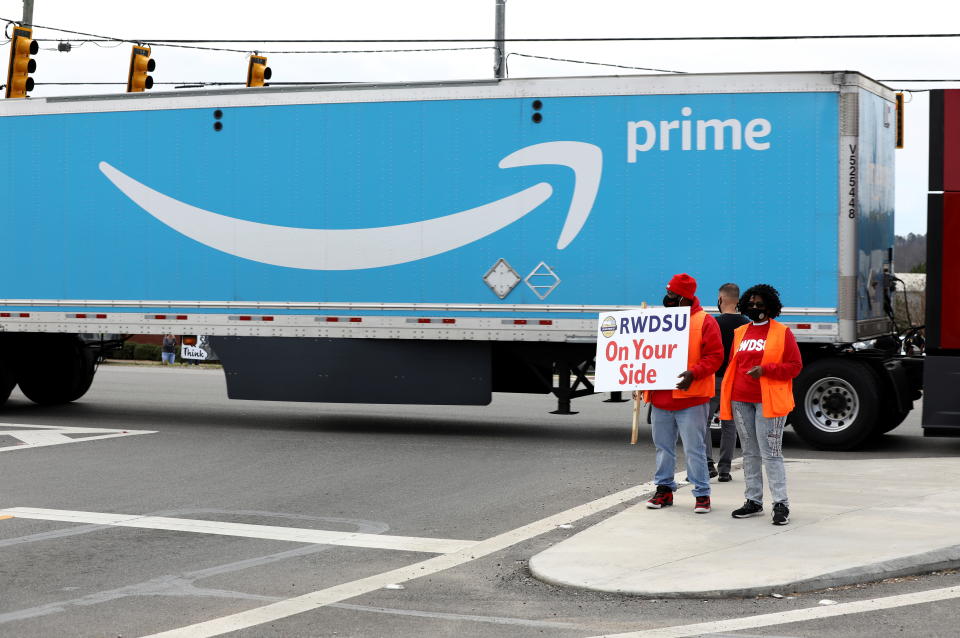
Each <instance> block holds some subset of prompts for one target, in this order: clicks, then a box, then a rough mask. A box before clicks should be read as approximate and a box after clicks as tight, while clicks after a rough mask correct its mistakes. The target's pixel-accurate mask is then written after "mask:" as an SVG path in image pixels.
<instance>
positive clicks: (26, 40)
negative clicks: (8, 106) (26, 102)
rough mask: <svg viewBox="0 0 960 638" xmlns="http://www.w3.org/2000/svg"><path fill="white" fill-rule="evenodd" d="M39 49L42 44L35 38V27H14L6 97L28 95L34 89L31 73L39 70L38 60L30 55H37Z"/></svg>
mask: <svg viewBox="0 0 960 638" xmlns="http://www.w3.org/2000/svg"><path fill="white" fill-rule="evenodd" d="M39 50H40V46H39V45H38V44H37V41H36V40H34V39H33V29H28V28H27V27H14V28H13V40H11V41H10V66H9V67H8V69H7V91H6V97H27V93H29V92H30V91H32V90H33V78H32V77H30V74H31V73H33V72H34V71H36V70H37V61H36V60H34V59H32V58H31V57H30V56H31V55H36V53H37V51H39Z"/></svg>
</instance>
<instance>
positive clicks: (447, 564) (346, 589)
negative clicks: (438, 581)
mask: <svg viewBox="0 0 960 638" xmlns="http://www.w3.org/2000/svg"><path fill="white" fill-rule="evenodd" d="M654 489H655V485H654V484H653V482H652V481H651V482H649V483H644V484H642V485H636V486H634V487H631V488H628V489H625V490H622V491H620V492H616V493H614V494H610V495H608V496H604V497H602V498H598V499H596V500H595V501H590V502H589V503H585V504H583V505H578V506H577V507H574V508H571V509H568V510H566V511H564V512H560V513H559V514H554V515H553V516H548V517H546V518H542V519H540V520H539V521H535V522H533V523H529V524H527V525H524V526H523V527H518V528H516V529H513V530H510V531H508V532H504V533H503V534H498V535H497V536H494V537H492V538H488V539H486V540H483V541H480V542H478V543H477V544H476V545H474V546H473V547H471V548H469V549H464V550H461V551H458V552H454V553H452V554H446V555H443V556H436V557H434V558H430V559H428V560H425V561H421V562H419V563H414V564H412V565H408V566H406V567H401V568H399V569H394V570H391V571H389V572H384V573H382V574H375V575H373V576H368V577H367V578H361V579H360V580H355V581H352V582H349V583H343V584H342V585H336V586H334V587H330V588H327V589H321V590H318V591H315V592H311V593H309V594H304V595H302V596H297V597H295V598H288V599H287V600H282V601H280V602H276V603H272V604H270V605H264V606H263V607H256V608H254V609H249V610H247V611H242V612H239V613H236V614H231V615H229V616H223V617H221V618H215V619H213V620H207V621H204V622H200V623H196V624H193V625H187V626H185V627H180V628H179V629H171V630H170V631H164V632H161V633H158V634H151V635H150V636H146V637H144V638H208V637H209V636H219V635H222V634H225V633H229V632H231V631H240V630H241V629H247V628H249V627H254V626H256V625H262V624H263V623H268V622H274V621H277V620H280V619H282V618H287V617H289V616H294V615H296V614H300V613H303V612H305V611H310V610H312V609H317V608H318V607H323V606H325V605H331V604H333V603H339V602H341V601H344V600H348V599H350V598H355V597H357V596H362V595H363V594H367V593H369V592H372V591H376V590H377V589H381V588H382V587H384V586H385V585H389V584H390V583H403V582H407V581H410V580H414V579H416V578H422V577H424V576H430V575H432V574H436V573H437V572H441V571H444V570H446V569H450V568H451V567H457V566H459V565H463V564H465V563H469V562H470V561H472V560H476V559H478V558H482V557H484V556H487V555H489V554H493V553H494V552H498V551H500V550H502V549H505V548H507V547H510V546H511V545H516V544H517V543H520V542H523V541H526V540H529V539H531V538H533V537H535V536H539V535H540V534H544V533H546V532H549V531H553V530H554V529H555V528H556V527H557V526H558V525H562V524H564V523H572V522H574V521H578V520H580V519H582V518H586V517H588V516H591V515H593V514H596V513H597V512H602V511H603V510H606V509H609V508H611V507H614V506H616V505H620V504H622V503H625V502H627V501H630V500H633V499H635V498H637V497H640V496H643V495H644V494H649V493H650V492H652V491H653V490H654Z"/></svg>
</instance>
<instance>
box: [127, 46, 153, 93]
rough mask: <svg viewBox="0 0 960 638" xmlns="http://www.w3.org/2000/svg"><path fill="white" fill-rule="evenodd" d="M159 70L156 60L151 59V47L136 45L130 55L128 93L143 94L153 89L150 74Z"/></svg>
mask: <svg viewBox="0 0 960 638" xmlns="http://www.w3.org/2000/svg"><path fill="white" fill-rule="evenodd" d="M156 68H157V63H156V61H155V60H153V59H151V58H150V47H146V46H137V45H134V47H133V51H132V52H131V54H130V72H129V73H128V74H127V93H142V92H143V90H144V89H152V88H153V78H152V77H150V75H149V74H150V73H152V72H153V70H154V69H156Z"/></svg>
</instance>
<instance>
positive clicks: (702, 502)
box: [693, 496, 710, 514]
mask: <svg viewBox="0 0 960 638" xmlns="http://www.w3.org/2000/svg"><path fill="white" fill-rule="evenodd" d="M693 511H694V512H696V513H697V514H706V513H708V512H709V511H710V497H709V496H698V497H697V504H696V505H694V506H693Z"/></svg>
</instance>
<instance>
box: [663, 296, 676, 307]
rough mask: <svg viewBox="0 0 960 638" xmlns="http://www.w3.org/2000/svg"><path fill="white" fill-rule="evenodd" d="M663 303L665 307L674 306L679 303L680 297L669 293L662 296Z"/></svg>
mask: <svg viewBox="0 0 960 638" xmlns="http://www.w3.org/2000/svg"><path fill="white" fill-rule="evenodd" d="M663 305H664V306H666V307H667V308H676V307H677V306H679V305H680V297H671V296H670V295H664V296H663Z"/></svg>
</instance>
